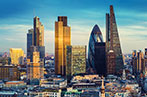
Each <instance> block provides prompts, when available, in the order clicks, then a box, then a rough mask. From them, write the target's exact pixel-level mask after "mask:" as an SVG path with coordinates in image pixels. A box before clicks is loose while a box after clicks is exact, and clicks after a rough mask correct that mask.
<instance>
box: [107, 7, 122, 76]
mask: <svg viewBox="0 0 147 97" xmlns="http://www.w3.org/2000/svg"><path fill="white" fill-rule="evenodd" d="M109 50H113V51H114V55H115V73H116V74H118V73H119V71H120V70H121V69H123V66H124V63H123V56H122V51H121V45H120V40H119V34H118V30H117V24H116V20H115V14H114V10H113V6H112V5H111V6H110V14H109V13H107V14H106V52H107V53H109ZM107 55H109V54H107ZM107 67H108V66H107Z"/></svg>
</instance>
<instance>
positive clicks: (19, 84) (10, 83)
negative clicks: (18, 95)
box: [4, 81, 26, 89]
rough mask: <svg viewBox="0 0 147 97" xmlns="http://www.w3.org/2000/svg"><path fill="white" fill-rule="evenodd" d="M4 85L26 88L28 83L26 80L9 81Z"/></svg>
mask: <svg viewBox="0 0 147 97" xmlns="http://www.w3.org/2000/svg"><path fill="white" fill-rule="evenodd" d="M4 87H7V88H17V89H18V88H25V87H26V83H25V82H24V81H8V82H6V83H5V85H4Z"/></svg>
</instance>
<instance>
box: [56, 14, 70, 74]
mask: <svg viewBox="0 0 147 97" xmlns="http://www.w3.org/2000/svg"><path fill="white" fill-rule="evenodd" d="M67 45H71V32H70V27H69V26H68V25H67V16H59V17H58V21H57V22H55V73H56V74H60V75H65V71H66V70H65V69H66V67H65V66H66V46H67Z"/></svg>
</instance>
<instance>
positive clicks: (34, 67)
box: [27, 47, 44, 80]
mask: <svg viewBox="0 0 147 97" xmlns="http://www.w3.org/2000/svg"><path fill="white" fill-rule="evenodd" d="M27 62H28V64H27V79H29V80H32V79H41V78H43V77H44V70H43V67H44V66H43V61H41V60H40V54H39V52H38V51H37V48H36V47H34V51H33V62H30V59H28V60H27Z"/></svg>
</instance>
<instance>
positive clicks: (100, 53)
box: [95, 42, 107, 76]
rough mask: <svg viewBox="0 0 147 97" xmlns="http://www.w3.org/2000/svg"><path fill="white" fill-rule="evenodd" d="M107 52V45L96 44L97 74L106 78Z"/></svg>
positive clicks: (102, 43)
mask: <svg viewBox="0 0 147 97" xmlns="http://www.w3.org/2000/svg"><path fill="white" fill-rule="evenodd" d="M106 68H107V67H106V50H105V43H104V42H101V43H95V69H96V73H97V74H99V75H101V76H106V72H107V71H106Z"/></svg>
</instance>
